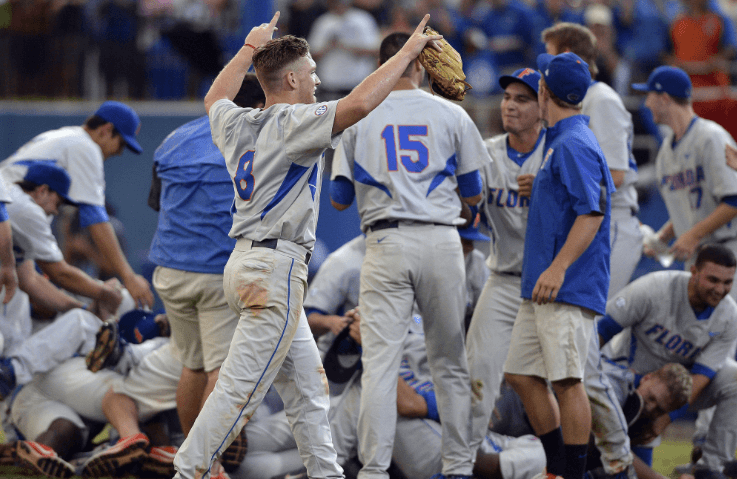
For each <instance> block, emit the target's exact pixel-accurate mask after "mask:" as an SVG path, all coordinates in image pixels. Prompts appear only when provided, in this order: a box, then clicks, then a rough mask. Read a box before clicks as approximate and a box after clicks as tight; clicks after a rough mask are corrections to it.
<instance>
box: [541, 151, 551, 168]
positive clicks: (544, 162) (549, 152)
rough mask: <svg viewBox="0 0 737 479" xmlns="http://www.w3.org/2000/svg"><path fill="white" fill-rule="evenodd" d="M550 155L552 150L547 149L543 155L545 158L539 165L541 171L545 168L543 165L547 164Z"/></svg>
mask: <svg viewBox="0 0 737 479" xmlns="http://www.w3.org/2000/svg"><path fill="white" fill-rule="evenodd" d="M552 154H553V148H548V151H547V152H546V153H545V158H543V162H542V163H540V169H541V170H542V169H543V168H545V164H546V163H547V162H548V160H549V159H550V155H552Z"/></svg>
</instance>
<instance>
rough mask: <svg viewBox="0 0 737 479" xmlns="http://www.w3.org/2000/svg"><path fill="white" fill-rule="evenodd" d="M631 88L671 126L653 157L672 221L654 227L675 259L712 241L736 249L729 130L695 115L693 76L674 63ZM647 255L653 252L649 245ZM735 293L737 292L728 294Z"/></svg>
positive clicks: (735, 180)
mask: <svg viewBox="0 0 737 479" xmlns="http://www.w3.org/2000/svg"><path fill="white" fill-rule="evenodd" d="M632 88H633V89H635V90H639V91H645V92H647V98H646V100H645V106H646V107H647V108H649V109H650V111H651V112H652V114H653V120H654V121H655V123H659V124H663V125H667V126H669V127H670V128H671V130H672V132H670V133H669V134H668V135H667V136H666V137H665V139H664V140H663V143H662V144H661V145H660V150H659V151H658V156H657V157H656V159H655V173H656V179H657V184H658V188H659V191H660V194H661V196H662V197H663V201H664V202H665V206H666V208H667V209H668V215H669V217H670V219H669V220H668V222H667V223H666V224H665V225H663V227H662V228H660V231H658V238H659V239H660V241H661V242H662V243H664V244H668V243H669V242H670V241H671V240H672V239H675V240H676V241H675V243H673V245H672V246H671V247H670V250H669V251H670V252H671V253H673V255H674V257H675V259H677V260H680V261H686V266H687V267H688V266H689V265H690V264H692V262H693V255H694V252H695V251H696V247H697V246H698V245H700V244H703V243H706V242H716V243H721V244H724V245H725V246H727V247H728V248H729V249H730V250H732V251H733V252H734V251H737V223H736V222H734V221H732V220H733V219H734V217H735V216H737V172H735V171H734V170H732V169H731V168H728V167H727V163H726V158H725V148H726V145H731V146H732V147H734V146H735V142H734V139H732V137H731V136H730V135H729V133H727V131H726V130H725V129H724V128H722V127H721V126H719V125H718V124H716V123H714V122H713V121H710V120H705V119H703V118H699V117H698V116H696V114H695V113H694V111H693V107H692V106H691V91H692V89H691V80H690V79H689V77H688V75H687V74H686V72H684V71H683V70H681V69H680V68H676V67H669V66H661V67H658V68H656V69H655V70H653V71H652V73H651V74H650V76H649V77H648V80H647V83H636V84H634V85H632ZM645 253H646V254H653V252H652V251H650V250H649V249H647V250H646V251H645ZM730 294H731V295H732V297H733V298H735V297H737V296H736V295H737V290H733V291H732V292H731V293H730Z"/></svg>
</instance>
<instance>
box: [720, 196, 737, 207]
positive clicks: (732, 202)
mask: <svg viewBox="0 0 737 479" xmlns="http://www.w3.org/2000/svg"><path fill="white" fill-rule="evenodd" d="M722 203H727V204H728V205H729V206H732V207H734V208H737V195H734V196H725V197H724V198H722Z"/></svg>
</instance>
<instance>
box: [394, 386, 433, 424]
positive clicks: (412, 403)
mask: <svg viewBox="0 0 737 479" xmlns="http://www.w3.org/2000/svg"><path fill="white" fill-rule="evenodd" d="M397 414H399V415H400V416H402V417H415V418H424V417H426V416H427V403H426V402H425V399H424V398H423V397H422V396H420V395H419V394H418V393H417V391H415V390H414V389H413V388H412V386H410V385H409V384H407V381H405V380H404V379H402V378H399V380H398V381H397Z"/></svg>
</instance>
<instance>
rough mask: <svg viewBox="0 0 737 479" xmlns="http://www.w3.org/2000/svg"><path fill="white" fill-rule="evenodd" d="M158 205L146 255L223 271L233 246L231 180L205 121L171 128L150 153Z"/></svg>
mask: <svg viewBox="0 0 737 479" xmlns="http://www.w3.org/2000/svg"><path fill="white" fill-rule="evenodd" d="M154 163H155V164H156V173H157V174H158V176H159V178H160V179H161V205H160V208H161V209H160V211H159V224H158V226H157V228H156V233H155V234H154V238H153V241H152V242H151V251H150V253H149V259H150V260H151V261H152V262H153V263H155V264H157V265H159V266H166V267H168V268H174V269H179V270H182V271H191V272H195V273H209V274H222V272H223V269H224V268H225V263H227V261H228V257H229V256H230V253H231V251H233V247H234V246H235V240H234V239H232V238H230V237H229V236H228V232H229V231H230V227H231V226H232V224H233V219H232V217H231V215H230V207H231V205H232V203H233V182H232V180H231V178H230V175H229V174H228V169H227V168H226V166H225V159H224V158H223V155H222V154H221V153H220V150H218V148H217V147H216V146H215V144H214V143H213V142H212V135H211V134H210V121H209V119H208V118H207V116H203V117H202V118H198V119H197V120H194V121H191V122H189V123H187V124H185V125H182V126H181V127H179V128H177V129H176V130H174V131H173V132H172V133H171V134H170V135H169V136H168V137H166V139H165V140H164V141H163V143H162V144H161V146H159V148H158V149H157V150H156V153H154Z"/></svg>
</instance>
